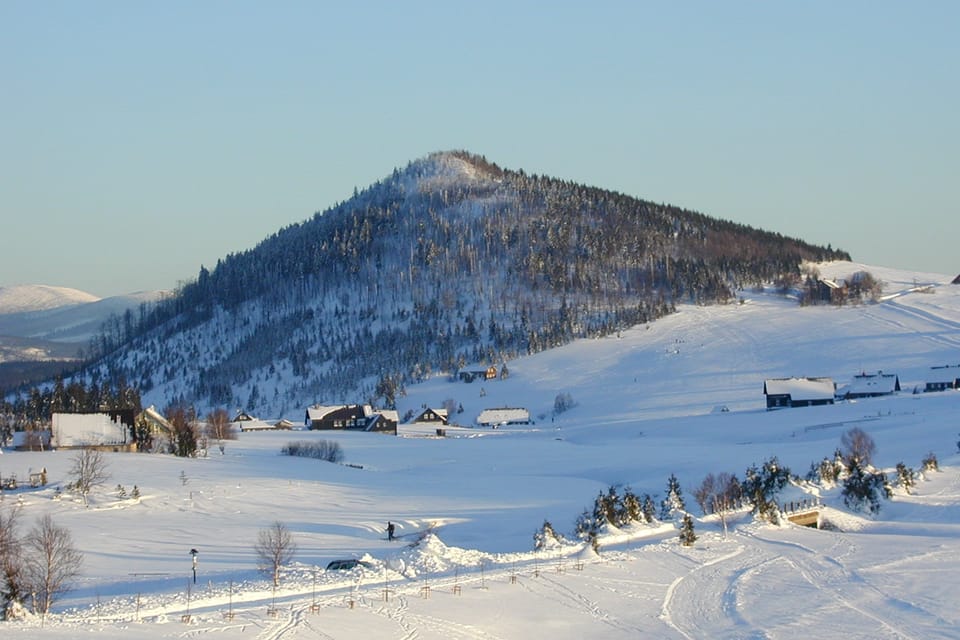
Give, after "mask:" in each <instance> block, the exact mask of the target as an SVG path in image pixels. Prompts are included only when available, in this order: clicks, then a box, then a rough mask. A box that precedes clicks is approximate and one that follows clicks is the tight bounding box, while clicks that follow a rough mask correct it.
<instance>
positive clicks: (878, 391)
mask: <svg viewBox="0 0 960 640" xmlns="http://www.w3.org/2000/svg"><path fill="white" fill-rule="evenodd" d="M897 391H900V377H899V376H897V375H896V374H894V373H884V372H882V371H878V372H876V373H865V372H864V373H858V374H857V375H855V376H853V380H851V381H850V384H848V385H846V386H845V387H842V388H841V389H840V391H839V393H838V394H837V395H838V396H840V397H842V398H845V399H847V400H855V399H857V398H876V397H878V396H889V395H892V394H894V393H896V392H897Z"/></svg>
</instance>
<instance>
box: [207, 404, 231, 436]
mask: <svg viewBox="0 0 960 640" xmlns="http://www.w3.org/2000/svg"><path fill="white" fill-rule="evenodd" d="M206 435H207V437H208V438H210V439H211V440H216V441H217V442H221V441H223V440H236V438H237V434H236V431H234V429H233V428H232V427H231V426H230V414H229V413H227V410H226V409H224V408H223V407H218V408H216V409H214V410H213V411H211V412H210V413H208V414H207V429H206Z"/></svg>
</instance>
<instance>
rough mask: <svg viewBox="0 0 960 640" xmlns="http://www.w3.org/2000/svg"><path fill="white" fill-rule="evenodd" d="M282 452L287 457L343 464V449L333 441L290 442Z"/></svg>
mask: <svg viewBox="0 0 960 640" xmlns="http://www.w3.org/2000/svg"><path fill="white" fill-rule="evenodd" d="M280 452H281V453H282V454H283V455H285V456H298V457H301V458H315V459H317V460H326V461H327V462H342V461H343V449H342V448H341V447H340V443H339V442H334V441H332V440H299V441H295V442H288V443H287V444H286V445H284V447H283V449H281V450H280Z"/></svg>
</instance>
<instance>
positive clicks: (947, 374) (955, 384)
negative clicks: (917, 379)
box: [923, 364, 960, 391]
mask: <svg viewBox="0 0 960 640" xmlns="http://www.w3.org/2000/svg"><path fill="white" fill-rule="evenodd" d="M947 389H960V364H958V365H949V364H948V365H943V366H939V367H930V372H929V373H928V374H927V383H926V385H925V386H924V388H923V390H924V391H946V390H947Z"/></svg>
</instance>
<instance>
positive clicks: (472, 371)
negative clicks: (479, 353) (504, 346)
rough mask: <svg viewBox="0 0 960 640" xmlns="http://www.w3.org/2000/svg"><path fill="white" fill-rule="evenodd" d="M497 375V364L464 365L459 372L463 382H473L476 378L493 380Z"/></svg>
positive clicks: (458, 376)
mask: <svg viewBox="0 0 960 640" xmlns="http://www.w3.org/2000/svg"><path fill="white" fill-rule="evenodd" d="M496 377H497V367H496V365H492V364H491V365H482V364H478V365H473V366H470V367H464V368H463V369H460V370H459V371H458V372H457V378H459V379H460V380H462V381H463V382H473V381H474V380H493V379H495V378H496Z"/></svg>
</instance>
